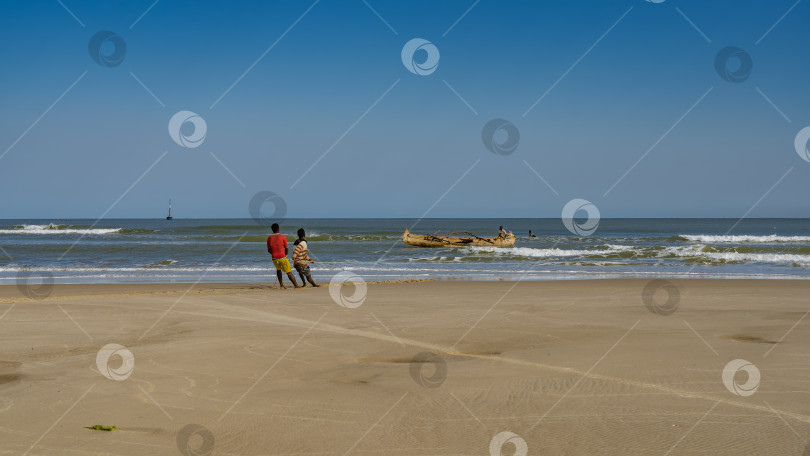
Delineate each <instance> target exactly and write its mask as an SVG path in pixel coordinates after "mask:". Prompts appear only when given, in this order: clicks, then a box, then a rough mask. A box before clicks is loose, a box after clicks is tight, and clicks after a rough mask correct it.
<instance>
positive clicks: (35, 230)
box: [0, 223, 123, 235]
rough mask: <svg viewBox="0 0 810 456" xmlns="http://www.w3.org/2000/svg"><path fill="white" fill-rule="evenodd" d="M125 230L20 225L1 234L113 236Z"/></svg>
mask: <svg viewBox="0 0 810 456" xmlns="http://www.w3.org/2000/svg"><path fill="white" fill-rule="evenodd" d="M122 229H123V228H69V227H68V226H67V225H54V224H53V223H51V224H50V225H20V226H19V227H18V228H13V229H2V230H0V234H50V235H60V234H113V233H118V232H119V231H121V230H122Z"/></svg>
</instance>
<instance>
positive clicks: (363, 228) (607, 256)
mask: <svg viewBox="0 0 810 456" xmlns="http://www.w3.org/2000/svg"><path fill="white" fill-rule="evenodd" d="M94 223H95V224H94ZM499 225H503V226H504V228H506V229H508V230H512V231H513V232H514V233H515V234H516V236H517V243H516V245H515V246H514V247H511V248H494V247H453V248H420V247H411V246H407V245H405V244H403V243H402V241H401V235H402V231H403V230H404V228H406V227H412V228H411V231H412V232H414V233H436V232H449V231H452V230H454V229H455V230H458V231H462V230H469V231H471V232H474V233H475V234H477V235H479V236H495V235H496V234H497V229H498V226H499ZM299 227H303V228H305V229H306V230H307V233H308V235H307V238H308V241H309V250H310V256H312V257H313V258H314V259H315V260H316V263H315V264H313V265H312V272H313V277H314V278H315V280H316V281H318V280H320V281H328V280H329V279H330V278H331V277H332V276H334V275H335V274H336V273H338V272H340V271H353V272H354V273H355V274H357V275H359V276H360V277H362V278H364V279H365V280H392V279H424V278H435V279H441V280H501V279H507V280H508V279H522V280H560V279H586V278H608V277H642V278H646V277H670V278H675V277H727V278H765V279H767V278H780V279H785V278H788V279H807V278H810V220H807V219H749V220H743V221H741V222H739V223H737V221H736V220H731V219H603V220H601V221H600V223H599V226H598V228H597V230H596V231H595V232H594V233H593V234H591V235H590V236H577V235H574V234H572V233H570V232H569V231H568V230H566V228H565V227H564V226H563V224H562V222H561V220H560V219H423V220H418V221H417V220H415V219H297V220H296V219H290V220H285V221H283V224H282V232H283V233H285V234H286V235H287V236H288V239H289V240H290V243H292V241H293V240H294V238H295V232H296V230H297V229H298V228H299ZM530 229H531V230H533V231H534V233H535V234H536V235H537V238H533V239H530V238H528V230H530ZM269 232H270V230H269V227H267V226H260V225H258V224H256V223H255V222H254V221H253V220H252V219H188V220H186V219H176V220H172V221H167V220H154V219H148V220H146V219H121V220H113V219H111V220H102V221H100V222H98V223H96V222H95V221H93V220H0V249H2V250H0V284H13V283H15V282H16V280H17V278H18V277H20V276H24V277H28V278H30V280H36V279H41V280H53V281H54V282H56V283H116V282H195V281H203V282H270V281H275V270H274V269H273V267H272V264H271V262H270V257H269V255H268V254H267V250H266V246H265V241H266V238H267V235H268V234H269Z"/></svg>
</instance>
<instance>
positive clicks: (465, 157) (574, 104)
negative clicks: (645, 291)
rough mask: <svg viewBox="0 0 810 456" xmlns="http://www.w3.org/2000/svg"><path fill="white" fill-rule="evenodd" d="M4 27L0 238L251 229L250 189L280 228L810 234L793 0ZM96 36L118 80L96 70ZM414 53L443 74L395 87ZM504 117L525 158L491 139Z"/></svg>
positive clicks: (83, 15) (801, 53)
mask: <svg viewBox="0 0 810 456" xmlns="http://www.w3.org/2000/svg"><path fill="white" fill-rule="evenodd" d="M0 5H2V8H3V14H2V15H0V38H1V39H2V41H3V42H4V43H6V44H5V45H4V46H2V48H0V57H2V61H3V62H4V67H3V71H2V73H0V100H2V104H0V154H3V156H2V158H0V191H2V193H3V195H5V198H3V199H2V201H0V218H60V217H62V218H80V217H88V218H95V217H99V216H101V215H102V214H104V213H105V212H106V217H107V218H117V217H160V216H162V215H163V213H164V212H165V206H166V203H167V200H168V199H169V198H172V199H173V201H174V211H175V215H176V216H178V217H248V216H249V213H248V203H249V201H250V199H251V197H252V196H253V195H254V194H256V193H257V192H259V191H272V192H274V193H277V194H278V195H280V196H281V197H282V198H283V199H284V200H285V201H286V203H287V208H288V212H287V215H288V216H290V217H418V216H422V215H423V214H426V215H427V216H430V217H558V216H559V215H560V211H561V210H562V207H563V206H564V205H565V203H566V202H568V201H569V200H571V199H575V198H582V199H586V200H589V201H591V202H592V203H594V204H595V205H596V206H597V207H599V210H600V212H601V215H602V217H740V216H743V215H744V214H746V213H747V212H748V211H749V210H750V209H751V208H752V207H754V208H753V210H751V211H750V213H749V214H748V215H749V216H751V217H808V216H810V200H809V199H808V198H807V182H808V179H809V178H810V163H808V162H806V161H804V160H802V159H801V158H800V156H799V155H798V154H797V153H796V151H795V149H794V146H793V142H794V138H795V136H796V134H797V133H798V131H799V130H801V129H802V128H804V127H806V126H808V125H810V109H809V108H808V104H807V100H808V97H810V86H809V85H808V83H807V74H808V73H809V72H808V70H810V60H808V59H807V51H808V43H810V29H808V28H807V27H806V23H807V19H808V17H810V4H805V3H798V4H796V1H795V0H784V1H783V0H770V1H752V2H744V3H742V4H741V2H738V1H712V2H705V1H687V0H666V1H664V2H662V3H652V2H647V1H644V0H627V1H624V0H621V1H619V0H617V1H609V2H606V1H597V0H592V1H574V0H572V1H565V2H543V1H537V2H533V1H523V2H517V1H515V2H509V1H507V2H500V1H494V0H480V1H479V2H475V1H474V0H469V1H468V0H464V1H461V0H459V1H450V0H448V1H441V2H435V1H424V2H419V1H414V2H401V1H383V0H367V2H363V1H362V0H357V1H354V0H341V1H338V0H320V1H318V2H314V1H291V0H287V1H278V2H276V1H273V2H255V4H254V3H253V2H251V3H248V2H244V3H240V2H231V3H224V2H191V1H176V0H162V1H158V2H156V3H155V2H154V0H147V1H128V2H121V1H116V2H110V1H103V2H102V1H98V2H93V1H83V2H79V1H71V0H63V1H62V4H60V3H59V2H56V1H31V2H10V1H5V2H2V3H0ZM63 5H64V6H63ZM313 5H314V6H313ZM150 7H151V9H150ZM372 8H373V10H374V11H372ZM147 10H148V11H147ZM375 11H376V13H375ZM788 11H789V12H788ZM144 12H146V14H144ZM465 13H466V14H465ZM785 13H787V14H785ZM378 14H379V16H378ZM74 16H75V17H74ZM783 16H784V17H783ZM780 18H781V20H780ZM386 23H387V24H386ZM103 30H106V31H111V32H113V33H115V34H117V35H118V36H120V37H121V39H122V40H123V41H124V42H125V43H126V53H125V55H124V59H123V61H122V62H121V63H120V64H119V65H117V66H114V67H105V66H103V65H100V64H98V63H96V62H95V61H94V60H93V59H92V58H91V56H90V53H89V51H88V43H89V42H90V40H91V38H92V37H93V36H94V35H95V34H96V33H97V32H99V31H103ZM413 38H421V39H424V40H427V41H429V42H431V43H432V44H433V45H435V46H436V48H437V49H438V50H439V52H440V58H439V64H438V67H437V68H436V70H435V71H434V72H432V73H431V74H428V75H418V74H413V73H411V72H410V71H408V69H407V68H406V67H405V65H403V62H402V59H401V51H402V48H403V46H404V45H405V43H406V42H408V41H409V40H411V39H413ZM274 43H275V45H274ZM105 46H106V47H102V49H101V54H102V55H105V54H109V53H110V52H111V50H112V44H111V43H107V44H106V45H105ZM271 46H272V47H271ZM727 46H736V47H739V48H741V49H742V50H743V51H744V52H745V53H747V54H748V55H750V57H751V60H752V62H753V68H752V71H751V72H750V75H747V78H746V79H745V80H744V81H743V82H739V83H734V82H729V81H726V80H724V79H723V78H721V77H720V75H719V74H718V72H717V71H716V69H715V57H716V55H717V54H718V52H719V51H720V50H721V49H723V48H725V47H727ZM262 55H263V57H261V56H262ZM260 57H261V58H260ZM422 58H424V55H422V54H421V52H420V53H417V55H416V59H417V63H418V62H420V61H421V60H420V59H422ZM254 64H255V65H254ZM736 64H737V61H736V60H732V61H730V62H729V63H728V66H727V68H729V69H730V70H731V71H734V70H735V69H736V67H735V65H736ZM138 81H140V82H138ZM237 81H238V82H237ZM234 83H235V85H234ZM142 84H143V85H142ZM232 85H233V87H232V88H231V89H230V90H228V89H229V88H230V87H231V86H232ZM150 92H151V94H150ZM544 94H545V95H544ZM541 96H542V99H541V100H540V101H539V102H537V100H538V99H540V98H541ZM60 97H61V98H60ZM57 100H58V101H57ZM54 102H56V103H55V104H54ZM535 102H537V103H536V104H535ZM51 105H53V107H52V108H50V109H49V107H51ZM532 106H534V107H533V108H531V109H529V108H530V107H532ZM178 111H192V112H194V113H196V114H198V115H199V116H200V117H202V118H203V119H204V120H205V123H206V126H207V132H206V136H205V139H204V140H203V141H202V143H201V144H200V145H199V147H195V148H184V147H182V146H181V145H178V144H177V143H175V142H174V141H173V140H172V137H171V136H170V134H169V131H168V124H169V119H170V118H171V117H172V116H173V115H174V114H175V113H177V112H178ZM43 113H44V115H43ZM40 116H41V118H40ZM495 118H501V119H505V120H506V121H508V122H510V123H512V124H513V125H514V126H515V127H516V128H517V130H518V131H519V133H520V141H519V144H518V146H517V149H516V150H515V151H514V152H513V153H511V154H508V155H498V154H494V153H492V152H490V151H489V150H488V149H487V148H486V147H485V145H484V143H483V141H482V136H481V135H482V129H483V127H484V125H485V124H487V122H489V121H490V120H492V119H495ZM38 119H39V120H38ZM189 128H190V125H185V126H184V129H183V132H184V133H185V134H189V133H190V129H189ZM504 139H505V133H504V132H503V131H501V132H499V133H498V135H497V136H496V142H498V141H501V142H502V141H503V140H504ZM653 146H654V147H653ZM327 151H328V152H327ZM324 154H325V155H324ZM645 154H646V155H645ZM642 156H644V158H643V159H642V160H641V161H639V162H638V164H637V165H635V166H633V165H634V163H636V162H637V161H638V160H639V158H641V157H642ZM161 157H162V158H161ZM321 157H322V158H321ZM316 162H317V164H315V163H316ZM313 164H315V166H312V165H313ZM310 167H312V168H311V170H310V171H309V172H307V173H306V174H305V172H306V171H307V170H308V169H310ZM631 167H632V169H631ZM226 168H227V169H226ZM630 169H631V170H630ZM147 170H149V171H148V172H146V171H147ZM628 170H630V171H629V172H627V171H628ZM535 172H536V173H537V174H539V175H540V176H542V178H543V179H545V181H546V182H547V183H548V184H549V185H546V183H544V182H543V180H541V179H540V177H538V176H537V175H536V174H535ZM625 173H626V175H625ZM304 174H305V175H304ZM302 175H303V177H302ZM622 176H624V178H623V179H621V180H620V181H619V179H620V178H621V177H622ZM617 181H618V184H617ZM136 182H137V183H136ZM133 184H135V185H133ZM614 184H615V185H614ZM130 187H131V189H130ZM128 189H129V191H127V190H128ZM122 195H123V197H122ZM116 201H117V203H116ZM114 203H115V204H114ZM111 207H112V208H111ZM108 208H111V209H110V210H109V211H108V212H107V210H108Z"/></svg>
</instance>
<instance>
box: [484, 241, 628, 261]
mask: <svg viewBox="0 0 810 456" xmlns="http://www.w3.org/2000/svg"><path fill="white" fill-rule="evenodd" d="M605 247H607V248H606V249H605V248H599V249H593V250H578V249H558V248H554V247H552V248H548V249H539V248H533V247H483V246H482V247H468V248H469V249H470V250H472V251H473V252H483V253H496V254H501V255H503V254H507V255H513V256H522V257H527V258H551V257H557V258H565V257H577V256H592V255H605V254H610V253H616V252H627V251H629V250H633V247H631V246H628V245H612V244H609V245H607V246H605Z"/></svg>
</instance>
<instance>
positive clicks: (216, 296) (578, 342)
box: [0, 280, 810, 455]
mask: <svg viewBox="0 0 810 456" xmlns="http://www.w3.org/2000/svg"><path fill="white" fill-rule="evenodd" d="M325 285H326V284H325ZM645 289H646V292H645ZM330 291H332V293H331V294H330ZM354 291H362V290H361V289H360V288H357V289H355V287H353V286H346V287H344V288H343V289H340V288H339V287H332V288H331V289H330V287H329V286H323V287H321V288H319V289H312V288H307V289H303V290H292V289H288V290H279V289H278V288H273V287H268V286H267V285H266V284H254V285H241V284H238V285H235V284H200V285H197V286H195V287H193V288H192V289H189V285H186V284H158V285H149V284H144V285H56V287H55V288H54V290H53V293H52V294H51V295H50V296H48V297H47V298H45V299H38V300H34V299H28V298H25V297H23V296H22V295H21V293H20V291H19V290H18V289H17V288H16V287H13V286H10V287H3V288H2V289H0V316H1V317H0V334H2V337H1V339H2V344H0V454H3V455H4V454H9V455H11V454H14V455H19V454H28V455H101V454H103V455H144V454H161V455H162V454H165V455H176V454H197V455H201V454H217V455H265V454H295V455H347V454H354V455H486V454H496V455H497V454H503V455H512V454H530V455H531V454H640V455H641V454H643V455H649V454H660V455H665V454H672V455H698V454H700V455H709V454H712V455H713V454H735V455H739V454H752V455H762V454H785V455H801V454H807V453H806V452H807V451H810V450H807V449H806V447H807V448H810V447H808V444H810V375H808V374H810V326H808V325H810V319H807V318H805V316H806V315H807V312H808V310H810V303H808V300H807V296H810V282H807V281H777V280H761V281H751V280H691V281H690V280H672V281H669V282H665V281H659V282H650V281H647V280H594V281H557V282H507V281H504V282H418V283H369V284H368V285H367V292H366V293H365V294H364V295H362V296H361V295H360V294H354ZM341 292H342V293H341ZM333 295H335V296H337V299H333ZM341 296H343V297H348V298H350V299H349V300H341ZM358 298H364V300H360V299H358ZM352 299H354V300H352ZM340 302H342V303H343V304H346V305H345V306H341V305H339V304H338V303H340ZM109 344H117V345H109ZM735 360H745V361H737V362H735ZM746 361H747V362H746ZM727 366H730V367H727ZM724 369H725V371H726V372H725V377H726V378H725V379H724ZM729 369H730V370H729ZM735 370H739V372H737V374H736V375H734V371H735ZM729 372H730V374H729ZM93 425H104V426H113V425H114V426H116V430H115V431H114V432H104V431H99V430H90V429H86V428H85V427H86V426H93Z"/></svg>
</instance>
